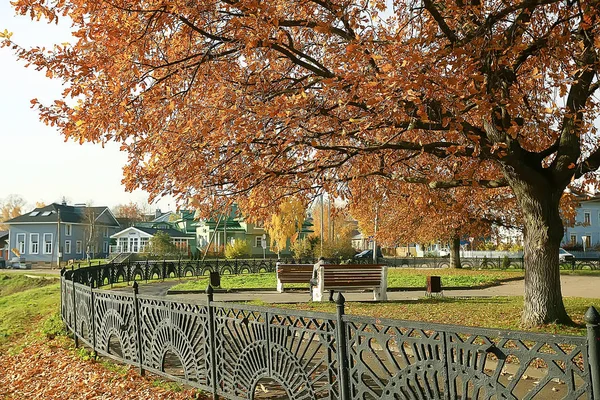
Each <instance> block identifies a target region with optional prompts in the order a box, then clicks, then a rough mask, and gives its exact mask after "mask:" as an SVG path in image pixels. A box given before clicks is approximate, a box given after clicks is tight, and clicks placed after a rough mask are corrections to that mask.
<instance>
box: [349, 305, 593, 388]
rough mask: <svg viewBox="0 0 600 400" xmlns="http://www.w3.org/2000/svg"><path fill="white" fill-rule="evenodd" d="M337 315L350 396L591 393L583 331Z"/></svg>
mask: <svg viewBox="0 0 600 400" xmlns="http://www.w3.org/2000/svg"><path fill="white" fill-rule="evenodd" d="M344 321H345V322H347V329H348V340H349V341H348V348H349V359H350V376H351V380H350V384H351V398H352V399H389V398H397V399H447V398H450V399H490V398H498V399H514V400H517V399H541V400H543V399H548V398H553V399H587V398H591V396H589V393H590V390H591V386H590V377H589V370H588V369H587V365H588V355H587V341H586V339H585V338H583V337H571V336H558V335H542V334H534V333H525V332H515V331H500V330H490V329H481V328H469V327H462V326H452V325H438V324H425V323H418V322H414V321H396V320H387V319H385V320H378V321H374V320H373V319H372V318H365V317H358V316H349V315H346V316H344ZM542 367H543V368H542ZM540 371H545V372H546V373H545V374H542V375H540ZM530 375H533V376H535V378H534V377H533V376H530ZM534 379H535V380H534ZM553 387H554V388H555V389H556V388H559V389H558V391H557V392H554V391H553V390H552V388H553Z"/></svg>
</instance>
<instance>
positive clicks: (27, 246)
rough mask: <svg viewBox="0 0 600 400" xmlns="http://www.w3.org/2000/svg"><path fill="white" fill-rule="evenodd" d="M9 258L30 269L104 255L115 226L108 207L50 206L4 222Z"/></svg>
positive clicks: (116, 227) (116, 226)
mask: <svg viewBox="0 0 600 400" xmlns="http://www.w3.org/2000/svg"><path fill="white" fill-rule="evenodd" d="M4 223H5V224H6V225H8V227H9V231H8V232H9V234H8V237H9V239H8V248H9V249H10V258H11V259H13V258H17V259H20V260H21V262H25V263H26V264H28V265H29V264H31V265H33V266H47V267H49V266H56V265H57V264H58V261H59V259H60V261H61V262H68V261H70V260H82V259H86V258H87V257H90V258H103V257H106V256H107V255H108V252H109V246H110V236H111V235H112V234H114V233H115V232H117V231H118V230H119V228H120V227H119V223H118V222H117V220H116V218H115V216H114V215H113V214H112V212H111V211H110V209H109V208H108V207H104V206H103V207H88V206H86V205H85V204H76V205H67V204H66V203H62V204H57V203H52V204H50V205H48V206H45V207H39V208H36V209H34V210H33V211H30V212H28V213H25V214H22V215H20V216H18V217H16V218H13V219H11V220H8V221H6V222H4Z"/></svg>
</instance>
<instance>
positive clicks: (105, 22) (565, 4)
mask: <svg viewBox="0 0 600 400" xmlns="http://www.w3.org/2000/svg"><path fill="white" fill-rule="evenodd" d="M11 4H13V5H14V7H15V10H16V12H17V13H18V14H23V15H30V16H31V17H32V18H33V19H38V20H39V19H44V18H45V19H47V20H48V21H51V22H55V21H57V20H58V19H59V18H62V16H66V17H68V23H72V27H73V31H74V33H73V34H74V37H75V42H74V43H73V44H72V45H66V44H60V45H57V46H56V47H54V48H52V49H50V50H48V49H44V48H41V47H39V48H38V47H36V48H32V49H25V48H20V47H19V46H18V44H16V42H15V40H16V39H15V38H18V35H14V36H13V37H11V36H10V34H9V33H4V34H3V36H4V42H3V43H4V45H5V46H12V47H13V48H14V49H15V52H16V55H17V57H19V58H20V59H23V60H24V61H25V62H27V63H28V64H29V65H32V66H33V67H35V68H37V69H40V70H45V73H46V75H47V76H49V77H56V78H60V79H61V80H62V82H63V84H64V87H65V89H64V92H63V98H62V99H57V100H56V101H55V102H53V103H50V104H42V103H40V102H39V101H38V100H35V99H34V100H33V101H32V104H33V106H34V107H35V108H37V109H38V111H39V112H40V115H41V119H42V120H43V121H44V122H46V123H48V124H51V125H54V126H56V127H58V129H60V131H61V132H62V133H63V135H64V136H65V138H66V139H72V140H76V141H80V142H84V141H91V142H96V143H105V142H108V141H117V142H119V143H121V148H122V150H123V151H126V152H128V153H129V161H128V165H127V166H126V167H125V179H124V182H125V184H126V186H127V188H128V189H130V190H132V189H134V188H137V187H142V188H143V189H145V190H147V191H149V192H150V193H151V194H152V195H162V194H172V195H174V196H175V197H176V198H179V199H180V200H181V201H184V200H187V198H189V197H194V198H196V199H197V200H198V201H199V202H205V203H206V204H208V203H210V202H212V201H213V199H215V198H220V197H223V196H226V197H229V198H230V199H235V200H236V201H238V200H239V201H238V202H241V201H246V204H245V207H246V209H245V210H244V211H245V212H246V213H249V212H250V211H254V212H255V213H260V212H262V213H265V214H267V213H268V210H269V209H270V210H271V212H272V211H273V210H277V207H278V203H279V202H280V201H281V199H282V198H284V197H285V196H287V195H289V194H294V195H296V196H304V197H306V198H309V197H310V196H313V195H314V194H315V193H316V192H320V191H323V190H325V191H327V192H329V193H330V194H332V195H333V196H336V197H339V198H342V199H344V198H346V197H347V196H348V195H349V193H348V191H347V188H348V185H347V184H346V183H347V182H350V181H357V180H365V181H368V180H369V179H370V178H372V177H374V176H379V177H385V178H387V179H388V180H390V181H404V182H409V183H421V184H425V185H428V186H429V187H431V188H450V187H458V186H472V185H475V186H477V187H478V188H497V187H500V186H506V185H508V186H509V187H510V188H511V189H512V191H513V193H514V195H515V197H516V201H517V204H518V206H519V207H520V209H521V211H522V213H523V221H524V228H525V234H524V237H525V248H524V252H525V269H526V274H525V300H524V310H523V313H522V322H523V323H524V324H525V325H534V324H539V323H544V322H552V321H568V320H569V317H568V316H567V313H566V311H565V307H564V305H563V302H562V296H561V290H560V279H559V269H558V246H559V243H560V240H561V237H562V234H563V229H562V222H561V219H560V214H559V202H560V199H561V197H562V194H563V191H564V190H565V188H566V187H567V185H568V184H569V183H570V182H571V181H572V180H574V179H579V178H583V179H587V180H589V181H590V183H596V176H595V175H594V174H593V172H594V171H596V170H597V169H598V167H599V166H600V150H599V149H598V147H599V146H598V144H599V143H598V142H599V139H600V138H599V136H598V135H596V129H595V128H594V126H593V121H594V120H595V119H596V118H597V117H598V115H599V112H598V110H599V107H598V104H597V103H598V101H597V98H595V97H594V94H595V93H596V91H597V90H598V88H599V87H600V83H599V81H598V70H599V65H598V57H599V55H598V52H599V47H600V40H599V39H598V35H600V32H599V30H600V23H598V22H599V21H598V17H599V15H598V14H599V10H600V4H599V0H588V1H577V0H574V1H571V0H545V1H532V0H523V1H516V0H515V1H506V0H489V1H485V2H482V1H456V0H402V1H400V0H394V1H385V0H343V1H342V0H333V1H316V0H272V1H255V0H238V1H226V0H212V1H201V2H189V1H180V0H174V1H170V2H155V1H149V2H148V1H144V2H142V1H138V0H130V1H123V0H115V1H113V2H110V3H106V2H96V1H89V0H72V1H70V2H62V1H61V2H46V1H44V0H15V1H14V2H12V3H11ZM454 165H459V166H460V168H459V169H457V170H454V169H453V166H454ZM360 200H361V199H357V198H354V199H353V201H360ZM207 211H208V210H207Z"/></svg>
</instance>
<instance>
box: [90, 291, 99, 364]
mask: <svg viewBox="0 0 600 400" xmlns="http://www.w3.org/2000/svg"><path fill="white" fill-rule="evenodd" d="M90 308H91V314H92V324H91V325H92V351H93V352H94V357H97V356H98V353H96V311H95V310H94V282H93V281H90Z"/></svg>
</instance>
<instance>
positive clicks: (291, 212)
mask: <svg viewBox="0 0 600 400" xmlns="http://www.w3.org/2000/svg"><path fill="white" fill-rule="evenodd" d="M305 218H306V207H305V205H304V203H302V201H300V200H299V199H297V198H294V197H290V198H288V199H286V200H285V201H283V202H282V203H280V204H279V212H278V213H275V214H272V215H271V218H270V219H268V220H267V222H265V230H266V231H267V233H268V234H269V237H270V239H271V247H273V248H275V250H276V251H277V256H279V253H280V252H281V250H285V249H286V247H287V244H288V241H289V242H290V244H291V243H294V242H295V241H296V240H297V239H298V235H299V234H300V232H301V231H302V224H303V223H304V219H305Z"/></svg>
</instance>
